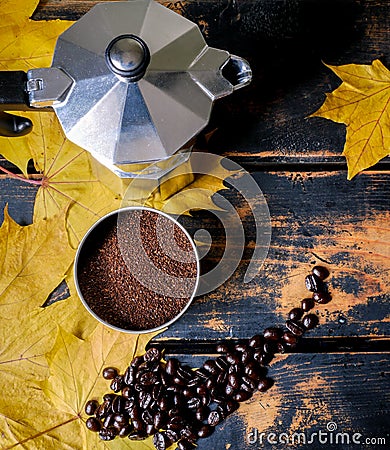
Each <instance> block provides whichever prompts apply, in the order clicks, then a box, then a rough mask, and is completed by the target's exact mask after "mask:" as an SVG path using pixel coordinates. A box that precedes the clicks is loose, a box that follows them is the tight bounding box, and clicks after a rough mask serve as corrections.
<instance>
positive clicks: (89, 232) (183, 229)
mask: <svg viewBox="0 0 390 450" xmlns="http://www.w3.org/2000/svg"><path fill="white" fill-rule="evenodd" d="M135 210H138V211H140V210H142V211H151V212H154V213H156V214H160V215H162V216H164V217H166V218H167V219H169V220H171V221H172V222H174V223H175V224H176V225H177V226H178V227H179V228H180V229H181V230H182V231H183V233H184V234H185V235H186V237H187V239H188V240H189V242H191V245H192V248H193V251H194V254H195V259H196V280H195V286H194V290H193V292H192V295H191V297H190V299H189V300H188V302H187V304H186V305H185V306H184V308H183V309H182V310H181V311H180V313H179V314H177V315H176V316H175V317H173V318H172V319H171V320H169V321H168V322H165V323H163V324H161V325H159V326H158V327H155V328H148V329H146V330H128V329H125V328H120V327H118V326H116V325H112V324H111V323H109V322H106V321H105V320H103V319H102V318H101V317H99V316H98V315H97V314H96V313H95V312H94V311H93V310H92V309H91V308H90V306H89V305H88V303H87V301H86V300H85V299H84V296H83V294H82V292H81V289H80V286H79V282H78V275H77V268H78V262H79V257H80V254H81V252H82V250H83V246H84V243H85V241H86V240H87V238H88V237H89V236H90V234H91V233H92V232H93V231H94V229H95V228H96V227H97V226H98V225H99V224H100V223H102V222H104V221H105V220H106V219H107V218H108V217H111V216H113V215H119V214H120V213H123V212H126V211H135ZM73 277H74V282H75V286H76V291H77V294H78V296H79V299H80V300H81V302H82V304H83V305H84V307H85V309H86V310H87V311H88V312H89V313H90V314H91V315H92V316H93V317H94V318H95V319H96V320H98V321H99V322H100V323H102V324H103V325H105V326H107V327H109V328H111V329H113V330H116V331H121V332H123V333H130V334H145V333H153V332H155V331H160V330H163V329H164V328H167V327H169V326H170V325H172V324H173V323H174V322H176V321H177V320H178V319H179V318H180V317H181V316H182V315H183V314H184V313H185V312H186V311H187V309H188V308H189V306H190V305H191V303H192V301H193V299H194V297H195V296H196V292H197V290H198V286H199V279H200V261H199V254H198V250H197V248H196V245H195V242H194V240H193V239H192V237H191V236H190V234H189V233H188V231H187V230H186V229H185V228H184V227H183V225H181V224H180V223H179V222H178V221H177V220H176V219H174V218H173V217H172V216H170V215H169V214H167V213H165V212H163V211H159V210H158V209H155V208H150V207H148V206H127V207H124V208H119V209H116V210H115V211H111V212H110V213H108V214H106V215H104V216H103V217H101V218H100V219H99V220H98V221H96V222H95V223H94V224H93V225H92V226H91V227H90V228H89V229H88V231H87V232H86V233H85V235H84V236H83V238H82V239H81V241H80V244H79V246H78V248H77V252H76V256H75V260H74V267H73Z"/></svg>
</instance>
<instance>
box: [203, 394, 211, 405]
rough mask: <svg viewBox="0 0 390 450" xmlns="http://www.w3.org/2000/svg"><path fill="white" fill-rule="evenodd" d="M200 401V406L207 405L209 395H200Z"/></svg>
mask: <svg viewBox="0 0 390 450" xmlns="http://www.w3.org/2000/svg"><path fill="white" fill-rule="evenodd" d="M200 401H201V403H202V405H209V404H210V401H211V398H210V395H209V393H207V394H205V395H201V396H200Z"/></svg>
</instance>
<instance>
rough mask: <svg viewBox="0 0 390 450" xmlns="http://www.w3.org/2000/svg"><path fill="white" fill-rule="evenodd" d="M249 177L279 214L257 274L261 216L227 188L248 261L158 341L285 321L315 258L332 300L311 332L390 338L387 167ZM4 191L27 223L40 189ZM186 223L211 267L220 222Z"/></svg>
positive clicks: (235, 332) (198, 218)
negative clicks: (199, 236) (205, 246)
mask: <svg viewBox="0 0 390 450" xmlns="http://www.w3.org/2000/svg"><path fill="white" fill-rule="evenodd" d="M252 175H253V177H254V178H255V180H256V182H257V183H258V184H259V186H260V188H261V190H262V191H263V193H264V195H265V197H266V199H267V202H268V207H269V210H270V214H271V221H272V239H271V246H270V249H269V254H268V256H267V258H266V260H265V262H264V265H263V267H262V269H261V271H260V273H259V276H258V277H257V278H255V279H254V280H253V281H252V282H250V283H248V284H244V282H243V276H244V273H245V271H246V268H247V263H248V261H249V259H250V258H251V256H252V249H253V245H254V240H255V230H254V222H253V217H252V216H251V214H250V211H249V207H248V205H247V204H246V203H245V202H244V201H243V199H242V198H240V196H238V195H237V193H236V192H235V191H234V190H233V189H229V190H226V191H224V192H225V195H226V198H227V199H228V200H229V201H230V202H231V203H232V204H233V205H235V207H236V209H237V211H238V213H239V215H240V218H241V222H242V224H243V228H244V231H245V234H246V248H245V251H244V257H243V260H242V261H241V263H240V265H239V267H238V269H237V270H236V272H235V273H234V274H233V276H232V277H231V278H230V279H228V280H227V281H226V282H225V283H224V284H222V285H221V286H220V287H219V288H217V289H216V290H215V291H213V292H212V293H210V294H208V295H205V296H203V297H199V298H196V299H195V301H194V303H193V305H192V306H191V307H190V309H189V310H188V311H187V312H186V314H185V315H184V316H183V317H182V318H181V319H180V320H179V321H178V322H176V323H175V324H173V325H172V326H171V327H170V328H169V329H168V331H167V332H166V333H164V334H163V335H162V337H160V338H161V339H178V338H186V339H210V340H218V339H224V338H245V337H249V336H251V335H253V334H255V333H257V332H259V331H262V330H263V329H264V328H266V327H267V326H270V325H274V324H275V325H276V324H277V325H281V324H283V322H284V320H285V317H286V315H287V313H288V311H289V309H291V308H292V307H294V306H298V305H299V302H300V300H301V299H302V298H304V297H305V296H307V295H308V291H306V289H305V286H304V277H305V276H306V274H308V273H309V272H310V270H311V267H312V266H313V265H314V264H317V263H319V264H325V265H326V266H327V267H329V269H330V271H331V278H330V279H329V288H330V290H331V292H332V295H333V300H332V302H331V303H329V305H323V306H321V307H319V308H318V311H319V314H320V319H321V326H320V327H318V329H317V330H315V331H313V332H312V333H311V336H314V337H319V336H355V335H358V336H362V337H365V336H386V335H387V336H388V335H389V334H390V321H389V311H388V301H389V295H388V293H389V287H390V271H389V261H390V233H389V228H390V226H389V218H390V213H389V211H388V205H389V201H390V172H380V173H376V172H367V173H364V174H362V175H360V176H358V177H357V178H356V179H355V180H353V181H352V182H348V181H347V180H346V179H345V173H344V172H333V173H320V172H318V173H313V174H310V173H304V172H302V173H295V174H293V173H289V172H288V173H283V172H279V173H261V172H256V173H253V174H252ZM0 189H1V203H2V204H1V205H0V206H3V205H4V203H5V202H6V201H8V202H9V203H10V213H11V215H12V216H13V217H14V218H15V220H18V221H22V222H24V223H26V222H28V221H30V220H31V217H32V207H33V199H34V195H35V190H34V187H31V186H30V185H26V184H23V183H22V182H19V181H17V180H10V179H7V178H2V179H1V180H0ZM0 219H1V218H0ZM182 221H183V223H184V225H185V226H186V227H187V228H188V229H189V230H190V232H191V233H194V232H195V231H196V230H197V229H199V228H206V229H207V230H208V231H209V232H210V234H211V236H212V238H213V247H212V249H211V251H210V252H209V254H208V255H207V256H206V257H205V258H204V260H203V267H204V270H206V271H207V270H209V268H210V267H211V266H212V265H215V264H217V263H218V259H219V258H220V257H221V255H222V253H223V251H224V238H223V236H224V234H223V229H222V225H221V223H220V222H219V221H218V220H217V219H216V218H215V216H213V215H212V214H207V213H206V214H204V213H203V214H194V217H193V218H183V220H182ZM233 263H234V261H233Z"/></svg>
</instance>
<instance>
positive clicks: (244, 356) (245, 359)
mask: <svg viewBox="0 0 390 450" xmlns="http://www.w3.org/2000/svg"><path fill="white" fill-rule="evenodd" d="M253 355H254V351H253V350H252V349H251V348H248V349H247V350H245V351H244V352H242V353H241V362H242V364H244V365H245V364H248V363H249V361H251V360H252V359H253Z"/></svg>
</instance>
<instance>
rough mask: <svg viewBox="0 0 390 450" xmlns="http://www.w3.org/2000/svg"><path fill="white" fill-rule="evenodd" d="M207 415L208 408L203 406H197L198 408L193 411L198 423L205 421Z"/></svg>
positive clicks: (208, 412)
mask: <svg viewBox="0 0 390 450" xmlns="http://www.w3.org/2000/svg"><path fill="white" fill-rule="evenodd" d="M209 414H210V408H209V407H208V406H205V405H202V406H199V408H197V410H196V411H195V417H196V420H199V421H200V422H203V421H204V420H206V419H207V417H208V415H209Z"/></svg>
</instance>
